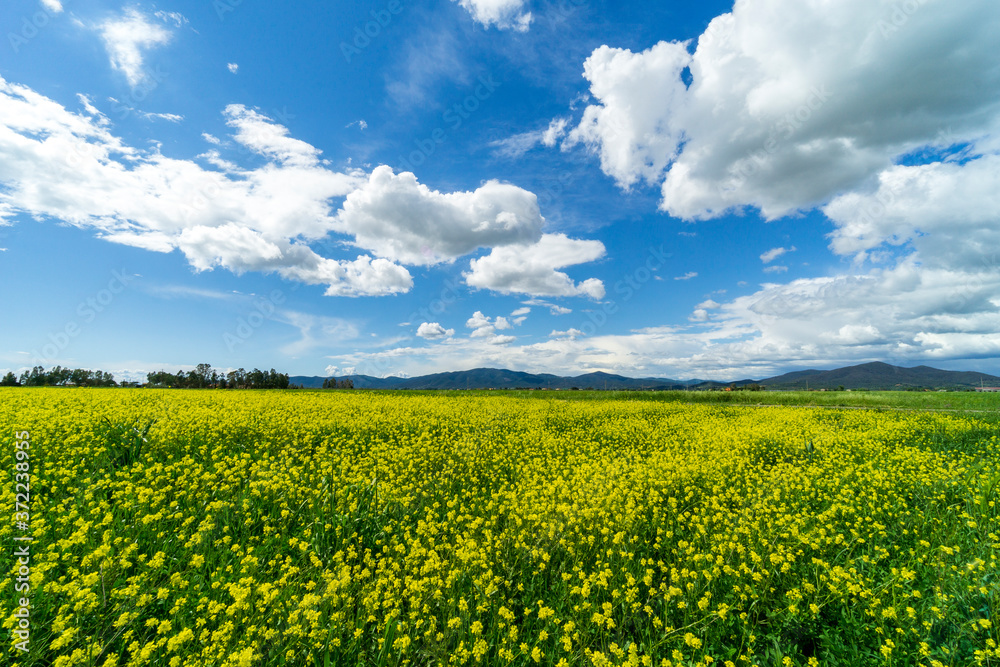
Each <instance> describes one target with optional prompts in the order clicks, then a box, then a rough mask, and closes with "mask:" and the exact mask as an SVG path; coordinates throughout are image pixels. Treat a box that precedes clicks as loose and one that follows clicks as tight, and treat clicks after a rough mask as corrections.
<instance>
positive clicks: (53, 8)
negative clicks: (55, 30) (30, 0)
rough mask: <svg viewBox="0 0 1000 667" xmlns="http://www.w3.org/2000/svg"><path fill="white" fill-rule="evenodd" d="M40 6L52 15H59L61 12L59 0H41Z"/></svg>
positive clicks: (61, 7)
mask: <svg viewBox="0 0 1000 667" xmlns="http://www.w3.org/2000/svg"><path fill="white" fill-rule="evenodd" d="M41 3H42V6H43V7H45V9H47V10H49V11H50V12H52V13H53V14H61V13H62V10H63V6H62V3H61V2H60V1H59V0H41Z"/></svg>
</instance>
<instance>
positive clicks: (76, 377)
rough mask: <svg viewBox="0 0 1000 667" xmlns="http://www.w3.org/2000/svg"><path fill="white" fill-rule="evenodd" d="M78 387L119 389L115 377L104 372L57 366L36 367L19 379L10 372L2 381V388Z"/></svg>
mask: <svg viewBox="0 0 1000 667" xmlns="http://www.w3.org/2000/svg"><path fill="white" fill-rule="evenodd" d="M66 385H76V386H77V387H117V386H118V383H117V382H115V377H114V376H113V375H112V374H111V373H105V372H104V371H91V370H87V369H84V368H63V367H62V366H56V367H55V368H53V369H52V370H50V371H46V370H45V368H43V367H42V366H35V367H34V368H32V369H31V370H30V371H24V372H23V373H21V377H20V378H18V377H17V376H15V375H14V373H10V372H8V373H7V374H6V375H5V376H3V379H2V380H0V387H61V386H66Z"/></svg>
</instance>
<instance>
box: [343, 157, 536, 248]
mask: <svg viewBox="0 0 1000 667" xmlns="http://www.w3.org/2000/svg"><path fill="white" fill-rule="evenodd" d="M544 224H545V219H544V218H543V217H542V215H541V212H540V211H539V208H538V198H537V197H536V196H535V195H534V194H532V193H530V192H528V191H527V190H522V189H521V188H518V187H515V186H513V185H507V184H504V183H500V182H499V181H489V182H487V183H486V184H484V185H483V186H482V187H480V188H479V189H477V190H475V191H474V192H455V193H450V194H445V193H441V192H438V191H436V190H431V189H430V188H428V187H427V186H426V185H423V184H421V183H419V182H417V179H416V176H414V175H413V174H412V173H410V172H404V173H402V174H395V173H393V171H392V169H391V168H390V167H386V166H381V167H377V168H376V169H375V170H374V171H373V172H372V173H371V177H370V178H369V180H368V183H367V184H365V185H364V186H363V187H361V188H359V189H358V190H357V191H356V192H353V193H351V194H350V195H349V196H348V197H347V200H346V202H345V203H344V208H343V211H341V213H340V215H339V216H338V220H337V229H338V231H341V232H343V233H345V234H351V235H352V236H354V237H355V239H356V242H357V244H358V245H359V246H360V247H362V248H365V249H366V250H369V251H371V252H373V253H375V254H376V255H377V256H379V257H385V258H387V259H391V260H394V261H399V262H402V263H404V264H409V265H421V266H427V265H433V264H439V263H442V262H451V261H454V260H455V259H456V258H458V257H461V256H462V255H467V254H469V253H471V252H474V251H475V250H476V249H478V248H481V247H490V248H493V247H497V246H505V245H511V244H527V243H534V242H536V241H538V240H539V239H540V238H541V235H542V227H543V225H544Z"/></svg>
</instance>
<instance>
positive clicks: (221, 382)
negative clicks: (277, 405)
mask: <svg viewBox="0 0 1000 667" xmlns="http://www.w3.org/2000/svg"><path fill="white" fill-rule="evenodd" d="M146 380H147V382H148V383H149V386H151V387H170V388H174V389H181V388H184V389H288V387H289V380H288V374H287V373H279V372H278V371H276V370H274V369H273V368H272V369H271V370H269V371H262V370H260V369H259V368H255V369H253V370H252V371H247V370H244V369H242V368H239V369H237V370H235V371H229V372H228V373H222V372H220V371H216V370H214V369H213V368H212V367H211V365H209V364H198V365H197V366H195V369H194V370H193V371H190V372H187V373H185V372H184V371H180V372H178V373H167V372H166V371H158V372H156V373H148V374H147V375H146Z"/></svg>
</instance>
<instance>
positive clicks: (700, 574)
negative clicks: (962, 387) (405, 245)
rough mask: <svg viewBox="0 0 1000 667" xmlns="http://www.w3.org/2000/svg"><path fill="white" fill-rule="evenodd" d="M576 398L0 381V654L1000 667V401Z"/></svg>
mask: <svg viewBox="0 0 1000 667" xmlns="http://www.w3.org/2000/svg"><path fill="white" fill-rule="evenodd" d="M574 393H575V392H574ZM580 393H581V394H583V392H580ZM858 396H859V398H858V400H861V396H860V395H858ZM871 396H874V394H872V395H870V396H865V397H864V398H865V399H867V398H870V397H871ZM942 396H944V395H942ZM570 397H571V396H570V395H569V393H568V392H566V393H563V392H560V394H559V395H554V394H552V395H542V394H540V393H537V392H536V393H534V394H533V395H531V396H530V397H527V396H521V395H517V394H516V393H508V394H503V395H490V394H455V395H423V394H413V395H404V394H380V393H361V392H358V393H354V392H283V393H278V392H242V391H234V392H210V391H204V392H196V391H166V390H164V391H161V390H130V389H107V390H62V389H47V388H39V389H0V433H2V434H3V437H2V439H0V440H2V441H3V443H4V445H3V446H4V451H3V456H0V461H2V464H0V496H2V499H3V504H4V507H6V508H10V513H11V514H13V513H14V508H15V495H16V494H15V474H16V471H17V470H18V469H17V468H16V467H15V466H16V465H17V464H18V461H19V459H18V458H17V457H16V455H15V453H16V451H17V448H16V445H15V442H16V440H17V439H18V438H19V437H20V436H17V437H16V434H29V436H28V437H27V438H26V440H30V449H26V451H30V458H29V459H27V461H28V462H30V466H26V467H27V468H28V469H29V470H30V473H29V474H30V486H31V493H30V503H29V505H30V533H29V534H30V536H31V537H32V538H33V541H32V542H31V558H30V577H29V581H28V583H29V584H30V592H28V593H27V594H28V595H30V604H31V607H30V640H29V642H28V645H27V648H28V651H27V652H22V651H20V650H19V649H17V648H16V647H15V642H16V641H17V639H16V638H11V639H10V641H9V644H8V646H6V647H4V651H5V653H6V654H7V655H9V656H11V657H12V658H13V659H14V660H16V661H18V663H17V664H21V665H50V664H54V665H56V667H67V666H69V665H88V666H89V665H95V666H103V665H109V666H110V665H165V666H170V667H177V666H180V665H190V666H195V665H204V666H209V665H233V666H237V665H246V666H249V665H310V664H314V665H322V666H327V665H448V664H466V665H477V664H479V665H536V664H543V665H557V666H560V667H569V666H581V667H582V666H584V665H587V666H590V665H594V666H596V667H603V666H606V665H662V666H668V667H676V666H680V665H695V664H701V665H708V664H714V665H716V666H718V667H721V666H723V665H725V666H726V667H730V666H732V665H738V666H743V665H761V666H762V667H763V666H765V665H803V666H804V665H894V666H895V665H899V666H902V665H930V666H935V667H936V666H937V665H978V664H982V665H997V664H1000V651H998V649H997V642H998V640H1000V633H998V628H997V614H998V612H1000V576H998V575H997V572H1000V563H998V562H997V558H998V555H1000V537H998V533H1000V519H998V509H997V492H998V483H1000V431H998V429H997V426H996V420H995V419H992V418H989V415H986V414H978V413H972V412H970V413H966V414H954V413H943V412H941V413H937V412H925V411H890V410H871V409H852V410H840V409H829V408H815V407H807V406H806V407H803V406H791V405H789V406H761V407H757V406H754V405H740V404H737V403H722V402H718V401H723V400H726V401H737V400H747V401H762V400H764V399H770V398H773V397H772V396H761V395H757V396H751V395H750V394H744V396H743V397H741V398H738V399H736V398H734V399H722V398H714V399H712V401H716V402H708V401H709V399H704V400H705V401H706V402H703V403H684V402H679V401H677V400H646V399H643V397H641V396H638V395H620V396H617V397H615V396H614V395H612V396H608V397H600V396H597V395H580V396H572V398H573V400H566V399H567V398H570ZM883 398H884V399H885V400H888V398H886V397H883ZM952 398H953V399H954V396H952ZM640 399H642V400H640ZM913 400H916V399H913ZM936 400H940V401H944V400H945V399H943V398H942V399H936ZM964 400H966V401H967V403H964V404H962V405H961V406H959V407H961V408H965V409H980V408H981V407H983V406H986V404H985V403H979V402H974V401H985V400H988V399H985V398H982V399H981V398H978V397H972V396H971V395H970V398H967V399H964ZM994 400H995V399H994ZM862 407H871V406H869V405H862ZM880 407H887V406H885V405H882V406H880ZM936 407H942V408H943V404H942V406H936ZM943 409H947V408H943ZM21 470H24V468H22V469H21ZM20 535H22V531H21V530H20V529H19V528H18V527H17V525H15V524H14V523H11V522H5V523H4V524H3V527H2V528H0V537H2V538H3V540H2V541H3V544H4V550H3V552H2V553H0V590H2V591H3V594H2V598H0V599H3V600H4V601H5V604H4V626H5V628H6V629H10V630H13V629H16V628H17V627H18V619H17V618H16V617H15V616H14V613H13V611H14V609H15V606H16V605H15V604H14V602H15V601H16V600H17V599H18V598H19V597H20V596H22V595H24V593H15V592H14V591H15V586H16V585H17V581H18V579H17V576H18V571H19V564H18V562H17V559H16V558H15V557H13V556H12V554H13V553H14V549H13V548H12V547H11V546H10V545H15V544H20V543H18V542H15V541H14V538H15V537H17V536H20ZM6 632H7V631H6V630H5V636H10V635H7V634H6Z"/></svg>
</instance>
